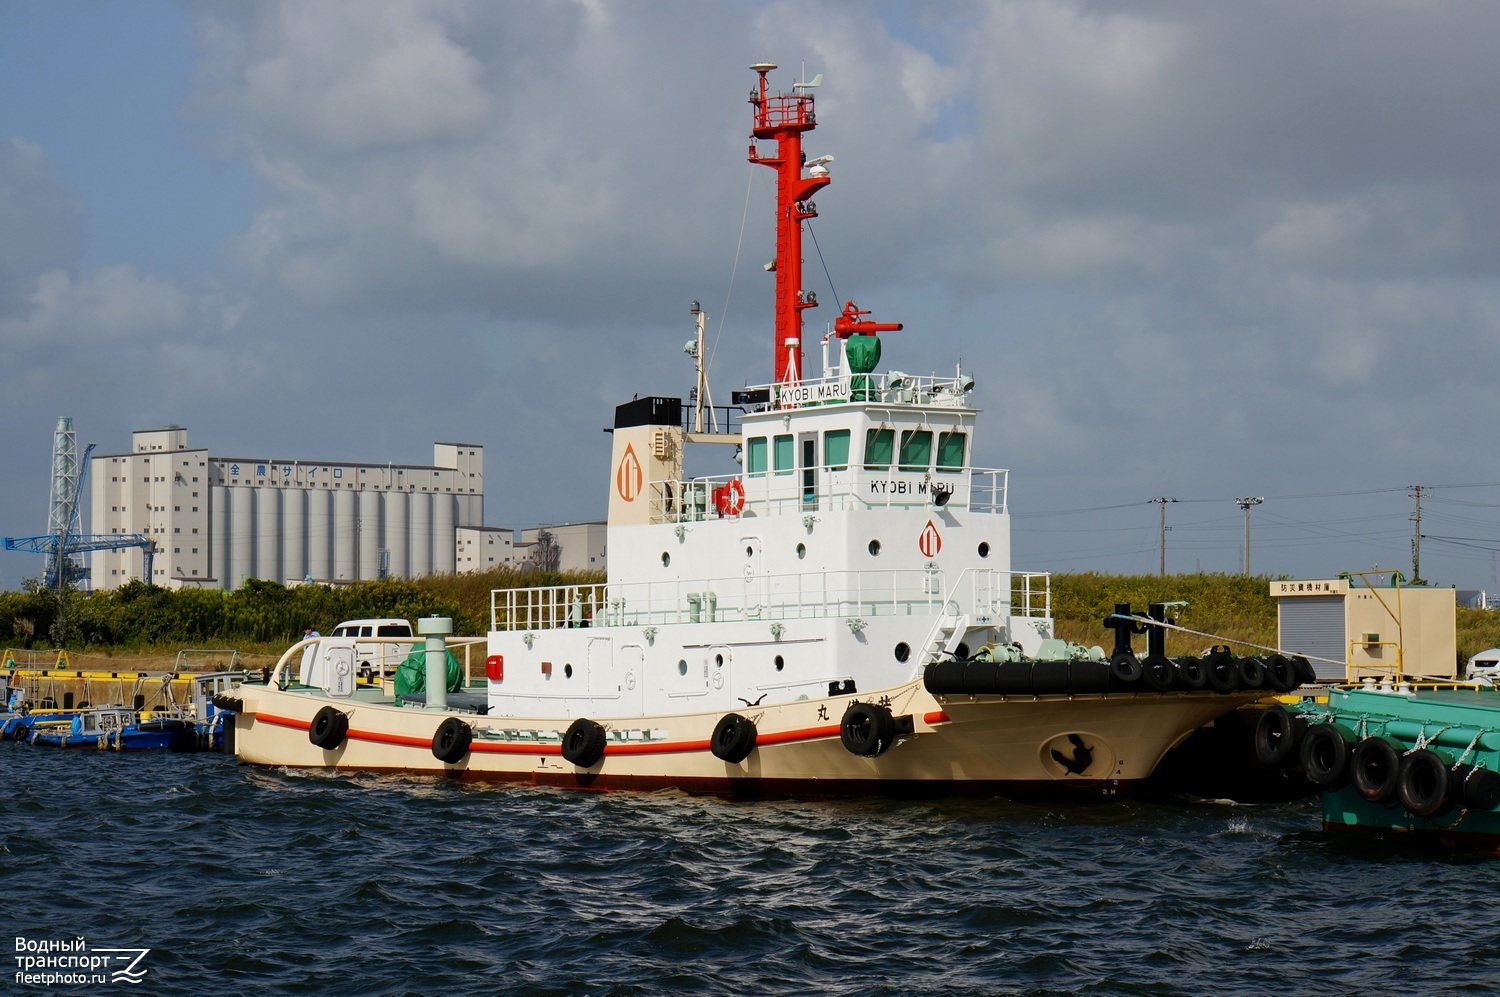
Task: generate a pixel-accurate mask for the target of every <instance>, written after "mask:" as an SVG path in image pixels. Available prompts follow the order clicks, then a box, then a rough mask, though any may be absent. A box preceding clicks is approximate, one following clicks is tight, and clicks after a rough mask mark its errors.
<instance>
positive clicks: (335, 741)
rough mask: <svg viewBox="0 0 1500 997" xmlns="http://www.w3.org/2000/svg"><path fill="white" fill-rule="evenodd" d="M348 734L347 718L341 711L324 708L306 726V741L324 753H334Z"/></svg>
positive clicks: (333, 708) (328, 707) (334, 708)
mask: <svg viewBox="0 0 1500 997" xmlns="http://www.w3.org/2000/svg"><path fill="white" fill-rule="evenodd" d="M348 734H349V717H348V715H347V714H345V713H344V712H343V711H342V710H340V709H338V708H336V707H333V706H325V707H323V708H322V709H321V710H319V711H318V712H317V714H315V715H314V716H313V718H312V723H310V724H308V725H307V739H308V740H309V741H311V742H312V743H313V744H315V745H317V746H318V747H320V748H322V749H324V750H325V751H335V750H337V749H338V748H339V747H341V746H342V745H343V743H344V738H345V737H347V736H348Z"/></svg>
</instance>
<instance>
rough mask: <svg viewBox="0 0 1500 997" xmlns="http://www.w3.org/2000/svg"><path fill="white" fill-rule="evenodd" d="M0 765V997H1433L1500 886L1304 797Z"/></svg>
mask: <svg viewBox="0 0 1500 997" xmlns="http://www.w3.org/2000/svg"><path fill="white" fill-rule="evenodd" d="M0 764H3V766H4V771H5V775H6V778H5V782H6V787H7V788H6V792H5V793H4V794H3V795H0V843H3V844H0V896H4V897H5V905H4V910H5V916H6V918H7V920H8V922H9V924H8V925H7V929H8V930H7V935H8V938H7V942H6V947H7V949H8V950H9V952H10V956H11V960H10V964H9V965H8V966H7V972H6V976H7V979H6V985H5V987H4V988H3V989H4V990H5V992H15V993H37V994H45V993H58V994H61V993H68V994H73V993H79V994H104V993H152V994H246V993H294V994H371V995H373V994H421V995H457V994H601V995H605V994H617V995H624V994H659V993H684V994H703V993H707V994H720V993H722V994H809V993H817V994H1070V993H1077V992H1080V991H1085V990H1086V991H1088V992H1089V993H1091V994H1203V993H1209V992H1212V993H1215V994H1247V995H1249V994H1255V995H1260V994H1265V993H1285V992H1292V993H1316V994H1350V993H1412V994H1439V993H1488V992H1491V991H1492V990H1493V989H1494V988H1495V986H1496V982H1497V977H1500V903H1496V902H1495V899H1494V898H1495V896H1496V892H1497V889H1496V888H1497V884H1500V863H1496V862H1493V861H1488V860H1479V859H1470V858H1463V857H1453V856H1445V855H1441V854H1436V853H1432V852H1412V851H1407V850H1404V849H1402V848H1400V847H1397V846H1394V845H1391V844H1388V843H1378V842H1376V843H1372V842H1367V841H1362V840H1357V839H1349V838H1345V837H1329V836H1325V835H1324V834H1323V833H1322V832H1321V831H1319V830H1318V827H1319V818H1318V811H1317V808H1316V804H1315V803H1314V802H1312V801H1300V802H1294V803H1278V804H1263V805H1237V804H1232V803H1228V802H1202V801H1181V800H1175V801H1156V802H1143V801H1135V802H1122V803H1116V804H1104V805H1099V804H1088V805H1061V804H1017V803H1011V802H1006V801H1002V800H958V799H955V800H943V801H936V802H920V803H913V802H894V801H876V800H855V801H820V802H803V801H759V802H749V803H746V802H729V801H722V800H714V799H698V798H692V797H686V796H682V795H679V794H675V793H650V794H629V793H617V794H594V793H581V792H564V791H557V790H548V789H536V788H531V787H511V788H505V787H496V786H476V785H467V784H461V783H454V782H448V781H436V780H431V779H406V778H398V777H372V776H348V775H339V776H335V775H325V774H312V773H306V772H295V773H293V772H284V771H275V770H262V769H255V768H250V767H246V766H242V765H240V764H238V763H237V762H236V761H235V760H234V759H232V758H227V757H224V756H221V755H208V754H202V755H175V754H169V753H159V754H152V755H135V756H129V755H120V754H116V753H110V752H99V753H93V752H90V753H74V752H61V751H54V750H45V749H38V748H33V747H30V746H27V745H19V744H11V743H9V742H7V743H4V744H0ZM23 940H24V941H23ZM40 943H54V944H64V945H72V946H74V948H75V949H86V950H87V951H90V952H97V951H99V950H128V949H135V950H139V949H147V950H149V951H147V952H145V953H144V954H143V955H142V956H141V957H140V959H139V961H137V962H136V963H135V964H134V966H135V970H136V972H137V973H138V974H139V973H140V972H142V971H144V977H143V978H142V980H141V982H140V983H139V984H135V983H131V982H130V981H129V980H128V979H126V980H124V981H123V982H120V981H115V982H93V981H92V980H86V981H83V982H79V981H78V980H77V979H75V980H74V981H72V982H54V983H38V982H24V981H22V980H21V978H20V977H19V976H18V972H19V970H18V969H17V965H18V963H17V961H16V960H18V959H19V958H20V957H21V956H22V955H24V954H26V952H27V951H31V952H34V951H36V949H37V946H38V945H39V944H40ZM18 950H24V951H18ZM114 958H120V957H118V956H115V957H114Z"/></svg>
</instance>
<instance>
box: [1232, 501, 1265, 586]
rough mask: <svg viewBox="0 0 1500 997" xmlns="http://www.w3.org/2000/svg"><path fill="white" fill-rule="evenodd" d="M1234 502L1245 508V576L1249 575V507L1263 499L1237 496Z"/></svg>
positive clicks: (1258, 503)
mask: <svg viewBox="0 0 1500 997" xmlns="http://www.w3.org/2000/svg"><path fill="white" fill-rule="evenodd" d="M1234 501H1235V504H1236V505H1238V506H1239V507H1240V508H1241V509H1244V510H1245V577H1246V578H1249V577H1250V509H1251V507H1252V506H1257V505H1260V504H1261V503H1262V502H1264V501H1265V499H1264V498H1261V497H1259V496H1251V497H1246V498H1237V499H1235V500H1234Z"/></svg>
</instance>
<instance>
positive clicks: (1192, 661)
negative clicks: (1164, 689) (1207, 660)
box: [1174, 654, 1208, 689]
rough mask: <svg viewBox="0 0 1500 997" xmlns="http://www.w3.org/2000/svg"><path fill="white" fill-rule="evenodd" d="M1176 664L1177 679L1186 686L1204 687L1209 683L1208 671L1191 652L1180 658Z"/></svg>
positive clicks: (1191, 687) (1190, 687) (1189, 687)
mask: <svg viewBox="0 0 1500 997" xmlns="http://www.w3.org/2000/svg"><path fill="white" fill-rule="evenodd" d="M1174 664H1175V665H1176V666H1177V681H1179V682H1181V683H1182V685H1183V686H1184V687H1185V688H1188V689H1202V688H1204V687H1205V686H1207V685H1208V673H1207V672H1206V671H1204V669H1203V662H1202V661H1200V660H1199V659H1198V658H1195V657H1193V656H1192V655H1191V654H1189V655H1185V656H1183V657H1181V658H1178V659H1177V660H1176V661H1175V662H1174Z"/></svg>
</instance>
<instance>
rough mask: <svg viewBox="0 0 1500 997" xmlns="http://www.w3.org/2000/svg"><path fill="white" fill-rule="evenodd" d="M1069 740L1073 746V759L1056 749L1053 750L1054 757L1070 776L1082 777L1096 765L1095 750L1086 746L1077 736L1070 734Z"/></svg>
mask: <svg viewBox="0 0 1500 997" xmlns="http://www.w3.org/2000/svg"><path fill="white" fill-rule="evenodd" d="M1068 740H1069V741H1070V742H1071V743H1072V745H1073V757H1072V758H1069V757H1068V756H1067V755H1064V754H1063V753H1062V752H1061V751H1058V750H1057V749H1056V748H1053V749H1052V757H1053V758H1054V759H1055V760H1056V761H1057V764H1059V765H1061V766H1062V767H1063V769H1064V770H1065V771H1066V772H1067V773H1068V775H1082V774H1083V773H1084V772H1085V771H1086V770H1087V769H1088V767H1089V766H1090V765H1092V764H1094V749H1092V748H1090V747H1089V746H1088V745H1086V744H1084V743H1083V738H1081V737H1079V736H1078V735H1077V734H1069V735H1068Z"/></svg>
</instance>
